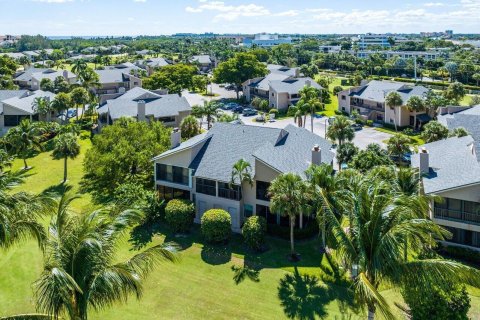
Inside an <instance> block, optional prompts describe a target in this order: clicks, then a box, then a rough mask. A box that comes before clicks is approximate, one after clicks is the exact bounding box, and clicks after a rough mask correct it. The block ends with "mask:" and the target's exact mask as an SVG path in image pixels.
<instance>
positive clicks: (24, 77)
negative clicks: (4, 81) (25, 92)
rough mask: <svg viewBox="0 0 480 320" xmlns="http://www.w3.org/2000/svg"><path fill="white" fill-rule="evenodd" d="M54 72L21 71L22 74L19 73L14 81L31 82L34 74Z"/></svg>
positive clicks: (34, 69) (43, 70)
mask: <svg viewBox="0 0 480 320" xmlns="http://www.w3.org/2000/svg"><path fill="white" fill-rule="evenodd" d="M49 70H50V71H54V70H52V69H47V68H34V67H31V68H28V69H26V70H24V71H21V72H20V73H17V75H16V76H15V78H14V80H15V81H30V80H31V79H32V74H34V73H37V72H45V71H49Z"/></svg>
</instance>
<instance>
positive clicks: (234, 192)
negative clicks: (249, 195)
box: [218, 182, 242, 201]
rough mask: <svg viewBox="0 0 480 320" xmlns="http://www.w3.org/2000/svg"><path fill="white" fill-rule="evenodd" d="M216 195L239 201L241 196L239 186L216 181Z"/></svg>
mask: <svg viewBox="0 0 480 320" xmlns="http://www.w3.org/2000/svg"><path fill="white" fill-rule="evenodd" d="M218 196H219V197H220V198H225V199H231V200H237V201H239V200H240V199H241V198H242V193H241V191H240V186H238V185H230V184H229V183H225V182H219V183H218Z"/></svg>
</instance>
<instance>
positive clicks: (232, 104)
mask: <svg viewBox="0 0 480 320" xmlns="http://www.w3.org/2000/svg"><path fill="white" fill-rule="evenodd" d="M239 106H240V105H239V104H238V103H235V102H229V103H227V104H226V105H225V110H233V109H235V108H236V107H239Z"/></svg>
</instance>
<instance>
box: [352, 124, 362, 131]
mask: <svg viewBox="0 0 480 320" xmlns="http://www.w3.org/2000/svg"><path fill="white" fill-rule="evenodd" d="M352 128H353V130H355V131H360V130H362V125H361V124H359V123H354V124H352Z"/></svg>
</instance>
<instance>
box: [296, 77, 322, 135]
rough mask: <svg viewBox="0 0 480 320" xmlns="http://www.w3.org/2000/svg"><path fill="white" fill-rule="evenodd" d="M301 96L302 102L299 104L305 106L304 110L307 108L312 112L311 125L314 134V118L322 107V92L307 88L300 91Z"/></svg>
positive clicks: (310, 87)
mask: <svg viewBox="0 0 480 320" xmlns="http://www.w3.org/2000/svg"><path fill="white" fill-rule="evenodd" d="M299 94H300V100H299V101H298V103H300V104H301V105H304V108H307V109H309V111H310V124H311V129H312V132H313V118H314V116H315V111H316V110H317V109H318V108H321V106H322V103H321V101H320V97H321V92H320V90H318V89H317V88H314V87H312V86H305V87H303V88H302V89H301V90H300V92H299Z"/></svg>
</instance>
